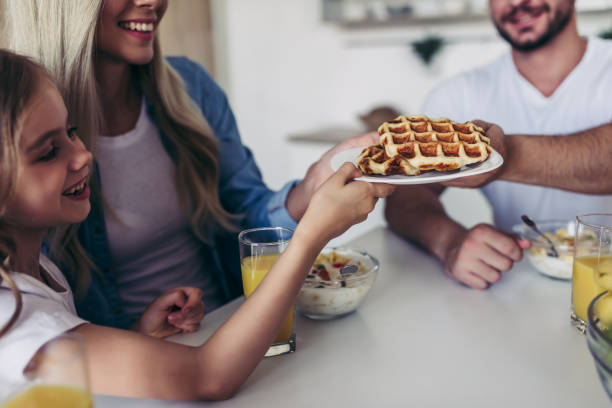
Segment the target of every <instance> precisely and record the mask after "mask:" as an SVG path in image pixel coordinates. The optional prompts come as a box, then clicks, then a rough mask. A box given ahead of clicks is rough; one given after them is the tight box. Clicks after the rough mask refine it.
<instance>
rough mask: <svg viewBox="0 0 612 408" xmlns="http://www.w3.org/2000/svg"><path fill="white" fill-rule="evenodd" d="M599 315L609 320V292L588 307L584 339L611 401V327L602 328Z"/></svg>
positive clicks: (611, 311) (611, 309) (611, 308)
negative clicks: (585, 338)
mask: <svg viewBox="0 0 612 408" xmlns="http://www.w3.org/2000/svg"><path fill="white" fill-rule="evenodd" d="M601 313H606V314H608V317H607V320H610V317H609V316H610V315H612V294H609V292H604V293H601V294H599V295H598V296H597V297H596V298H595V299H593V301H592V302H591V304H590V305H589V310H588V317H589V324H588V327H587V331H586V337H587V344H588V346H589V350H590V351H591V354H592V356H593V360H595V367H596V368H597V373H598V374H599V379H600V380H601V383H602V384H603V387H604V388H605V390H606V392H607V393H608V397H610V399H611V400H612V327H606V326H604V324H603V323H602V319H600V318H599V315H600V314H601ZM603 320H605V319H603Z"/></svg>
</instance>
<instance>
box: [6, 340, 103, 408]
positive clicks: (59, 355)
mask: <svg viewBox="0 0 612 408" xmlns="http://www.w3.org/2000/svg"><path fill="white" fill-rule="evenodd" d="M24 374H25V376H26V378H27V379H28V382H27V383H26V384H25V386H24V387H23V388H22V389H21V390H20V391H19V392H17V393H15V394H14V395H12V396H11V397H9V399H8V400H6V401H5V402H4V403H3V404H2V405H1V407H2V408H17V407H28V408H92V406H93V399H92V396H91V393H90V391H89V377H88V372H87V363H86V360H85V343H84V341H83V340H82V339H81V338H80V337H79V336H77V335H75V334H63V335H60V336H58V337H56V338H54V339H52V340H50V341H49V342H47V343H46V344H45V345H44V346H42V347H41V348H40V350H39V351H38V352H37V353H36V355H35V356H34V358H32V360H31V361H30V363H29V364H28V366H27V367H26V369H25V370H24Z"/></svg>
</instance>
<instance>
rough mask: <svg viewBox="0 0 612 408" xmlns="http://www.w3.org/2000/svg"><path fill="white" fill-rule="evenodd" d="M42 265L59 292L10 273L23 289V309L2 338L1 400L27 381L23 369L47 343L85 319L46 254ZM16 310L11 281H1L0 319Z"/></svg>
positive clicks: (41, 258) (42, 257)
mask: <svg viewBox="0 0 612 408" xmlns="http://www.w3.org/2000/svg"><path fill="white" fill-rule="evenodd" d="M40 266H41V267H42V268H43V269H44V270H45V271H46V272H47V275H48V276H50V277H51V278H52V279H53V280H54V281H55V282H56V283H57V284H58V285H59V286H61V287H62V288H64V289H63V290H62V291H60V292H56V291H55V290H53V289H51V288H50V287H49V286H47V285H45V284H44V283H43V282H41V281H39V280H37V279H35V278H33V277H31V276H29V275H26V274H23V273H19V272H11V273H10V276H11V277H12V278H13V280H14V281H15V284H16V285H17V287H18V288H19V290H20V291H21V296H22V301H23V308H22V310H21V313H20V315H19V318H18V320H17V321H16V322H15V324H14V325H13V327H12V328H11V329H10V330H9V331H8V333H7V334H6V335H5V336H4V337H2V338H0V400H2V399H3V398H4V397H6V396H7V394H8V393H10V392H12V391H14V390H15V389H16V388H17V387H19V386H20V385H21V384H23V383H24V382H25V381H26V379H25V377H24V376H23V370H24V369H25V367H26V366H27V364H28V363H29V362H30V360H31V359H32V357H34V354H36V352H37V351H38V349H40V347H41V346H43V345H44V344H45V343H46V342H48V341H49V340H51V339H53V338H54V337H57V336H58V335H60V334H62V333H64V332H66V331H68V330H71V329H73V328H75V327H77V326H79V325H81V324H83V323H87V322H86V321H85V320H83V319H81V318H80V317H78V316H77V314H76V310H75V308H74V299H73V296H72V291H71V290H70V286H69V285H68V282H67V281H66V278H64V275H62V273H61V272H60V270H59V269H58V268H57V267H56V266H55V265H54V264H53V262H51V261H50V260H49V259H48V258H47V257H45V256H44V255H41V256H40ZM13 310H15V298H14V297H13V293H12V292H11V289H10V287H9V286H8V284H7V282H5V281H2V282H1V283H0V322H1V323H2V324H4V322H7V321H8V319H9V318H10V317H11V315H12V313H13Z"/></svg>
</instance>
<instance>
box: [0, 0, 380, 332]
mask: <svg viewBox="0 0 612 408" xmlns="http://www.w3.org/2000/svg"><path fill="white" fill-rule="evenodd" d="M6 7H7V9H6V10H5V13H4V14H5V16H6V17H8V18H7V24H6V25H7V38H8V39H9V42H10V47H11V49H13V50H14V51H17V52H20V53H24V54H26V55H30V56H32V57H34V58H35V59H36V60H37V61H39V62H40V63H41V64H42V65H44V66H45V68H47V70H49V71H50V72H51V74H52V75H53V76H54V78H55V79H56V81H57V82H58V85H59V88H60V91H61V92H62V95H63V97H64V99H65V101H66V104H67V107H68V111H69V112H70V114H71V117H70V120H71V123H74V124H75V125H76V126H78V128H79V133H80V134H81V135H82V136H83V139H84V142H85V144H86V146H87V147H89V148H90V149H93V151H94V155H95V157H96V164H97V174H96V176H97V178H96V180H97V181H98V183H97V185H96V184H94V194H93V197H92V198H93V199H92V211H91V213H90V215H89V216H88V218H87V220H86V221H85V222H84V223H83V224H82V225H81V227H80V230H79V232H78V237H79V239H78V242H76V239H75V237H74V235H75V234H74V232H73V231H70V230H68V231H66V232H65V233H61V234H57V236H55V237H53V239H52V240H50V243H51V254H52V255H53V257H54V259H55V260H56V261H58V262H59V263H60V264H62V265H63V268H64V270H66V271H68V272H69V275H70V276H71V277H72V278H71V284H72V286H73V287H75V288H76V295H77V310H78V312H79V315H80V316H82V317H83V318H86V319H88V320H90V321H91V322H93V323H97V324H103V325H108V326H114V327H121V328H127V327H129V326H130V325H131V324H132V322H134V321H135V320H136V319H137V318H138V316H139V315H140V314H141V313H142V312H143V311H144V309H145V307H146V305H147V304H149V303H150V302H151V300H152V299H153V298H154V297H155V296H157V295H159V294H160V293H161V292H162V291H163V290H164V289H166V288H168V287H170V286H195V287H199V288H201V289H202V290H203V291H204V303H205V307H206V311H211V310H213V309H214V308H216V307H218V306H220V305H222V304H224V303H225V302H227V301H228V300H230V299H232V298H233V297H235V296H237V295H239V294H240V293H241V280H240V273H239V265H238V254H237V252H236V251H237V244H236V240H235V235H234V232H235V231H237V230H238V229H242V228H248V227H253V226H265V225H282V226H287V227H291V228H293V227H295V223H296V221H298V220H299V219H300V218H301V216H302V214H303V213H304V210H305V208H306V207H307V205H308V202H309V200H310V197H311V195H312V193H313V191H314V190H315V189H316V188H317V187H318V185H319V184H321V182H322V181H323V180H325V179H326V178H327V177H328V175H329V174H331V169H329V165H328V160H329V157H331V155H333V153H335V150H334V151H330V152H328V154H326V155H325V156H324V157H323V158H322V159H321V160H320V161H319V162H317V163H315V164H314V165H313V166H312V167H311V168H310V169H309V171H308V173H307V174H306V176H305V178H304V180H302V181H301V182H299V183H298V182H292V183H288V184H287V185H286V186H285V187H284V188H283V189H281V190H280V191H278V192H273V191H271V190H269V189H268V188H267V187H266V186H265V184H264V183H263V181H262V179H261V174H260V172H259V170H258V168H257V165H256V164H255V161H254V159H253V157H252V155H251V153H250V151H249V150H248V149H247V148H246V147H244V146H243V145H242V143H241V141H240V136H239V134H238V130H237V127H236V122H235V120H234V117H233V114H232V111H231V109H230V107H229V105H228V102H227V99H226V97H225V95H224V93H223V92H222V91H221V90H220V89H219V87H218V86H217V85H216V84H215V83H214V81H213V80H212V79H211V78H210V76H209V75H208V74H207V73H206V72H205V71H204V70H203V69H202V68H201V67H200V66H198V65H197V64H195V63H193V62H191V61H189V60H187V59H185V58H172V59H168V60H165V59H164V58H163V57H162V55H161V53H160V51H159V45H158V43H157V40H156V39H155V33H156V30H157V28H158V26H159V24H160V21H161V19H162V17H163V15H164V12H165V10H166V7H167V0H106V1H104V2H103V1H102V0H90V1H82V0H63V1H59V0H58V1H46V2H37V1H34V0H31V1H20V0H8V1H7V6H6ZM23 27H30V29H28V30H23ZM101 135H104V136H101ZM371 142H372V139H371V138H370V137H365V138H362V139H360V140H353V141H351V142H349V143H346V144H345V145H344V146H339V147H338V148H340V149H341V148H348V147H352V146H353V145H354V144H370V143H371ZM336 150H337V149H336ZM79 244H80V245H79ZM80 246H82V247H83V249H84V251H83V250H81V249H80ZM58 248H69V250H68V251H66V250H63V251H59V250H58ZM84 253H87V254H89V256H90V257H91V258H93V259H92V260H93V263H94V264H95V266H96V268H97V269H99V272H100V273H94V274H91V284H90V285H87V280H86V279H80V278H79V279H76V276H79V277H81V276H85V275H84V271H85V270H87V269H88V265H87V263H86V262H85V259H86V258H85V257H84V256H83V255H84ZM79 288H87V291H85V290H82V292H83V293H84V294H83V295H82V296H79V295H80V294H81V291H79Z"/></svg>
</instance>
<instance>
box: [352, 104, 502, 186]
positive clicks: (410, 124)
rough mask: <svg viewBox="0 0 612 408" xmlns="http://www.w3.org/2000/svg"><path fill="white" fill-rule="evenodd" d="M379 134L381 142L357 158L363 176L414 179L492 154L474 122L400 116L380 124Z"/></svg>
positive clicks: (473, 161) (488, 144) (466, 163)
mask: <svg viewBox="0 0 612 408" xmlns="http://www.w3.org/2000/svg"><path fill="white" fill-rule="evenodd" d="M378 134H379V135H380V139H379V143H378V144H377V145H373V146H369V147H366V148H365V149H364V150H363V151H362V152H361V154H360V155H359V157H358V158H357V165H358V167H359V169H360V170H361V172H362V173H363V174H366V175H372V174H380V175H386V176H390V175H406V176H414V175H417V174H420V173H421V172H422V171H426V170H437V171H449V170H456V169H458V168H461V167H463V166H465V165H468V164H473V163H478V162H482V161H484V160H486V159H487V158H488V157H489V153H490V152H491V147H490V141H489V138H488V137H486V136H485V134H484V130H483V129H482V128H480V127H478V126H476V125H475V124H474V123H472V122H466V123H457V122H453V121H451V120H449V119H444V118H443V119H429V118H428V117H426V116H398V117H397V118H395V119H394V120H392V121H390V122H385V123H383V124H382V125H380V127H379V128H378Z"/></svg>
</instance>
